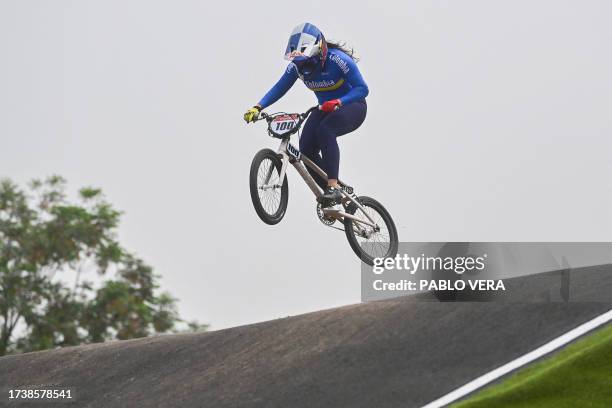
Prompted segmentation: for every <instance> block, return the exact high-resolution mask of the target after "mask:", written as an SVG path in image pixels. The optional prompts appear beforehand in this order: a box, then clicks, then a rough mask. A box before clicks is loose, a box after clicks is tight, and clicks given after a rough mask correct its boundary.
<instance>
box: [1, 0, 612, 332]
mask: <svg viewBox="0 0 612 408" xmlns="http://www.w3.org/2000/svg"><path fill="white" fill-rule="evenodd" d="M611 15H612V3H610V2H609V1H577V0H575V1H558V0H555V1H552V0H551V1H533V0H530V1H503V2H502V1H491V0H482V1H432V0H427V1H402V2H395V3H392V2H373V1H369V2H362V3H360V2H356V1H334V2H329V1H314V2H312V1H309V2H291V1H281V2H255V3H246V2H245V3H236V2H230V1H219V2H210V1H204V0H201V1H186V0H178V1H177V0H173V1H169V0H168V1H153V0H138V1H137V0H104V1H102V0H99V1H87V0H74V1H67V0H54V1H44V0H39V1H33V0H28V1H24V0H0V138H1V141H2V144H1V147H0V176H1V177H5V176H6V177H10V178H12V179H13V180H15V181H18V182H20V183H24V182H25V181H27V180H30V179H32V178H34V177H44V176H46V175H50V174H60V175H62V176H64V177H66V178H67V179H68V181H69V183H70V186H71V188H72V190H73V191H74V190H76V189H77V188H78V187H81V186H85V185H92V186H97V187H101V188H102V189H103V190H104V191H105V193H106V196H107V198H108V200H109V201H111V202H112V203H113V204H114V205H115V206H116V207H118V208H119V209H121V210H123V211H124V212H125V215H124V217H123V222H122V225H121V228H120V237H121V240H122V242H123V243H124V244H125V245H126V246H127V247H128V248H130V249H131V250H133V251H135V252H136V253H138V254H139V255H140V256H141V257H143V258H144V259H145V260H146V261H147V262H148V263H150V264H152V265H153V266H154V267H155V269H156V271H157V272H159V273H160V274H162V275H163V279H162V285H163V287H164V288H165V289H168V290H170V291H171V292H172V293H173V294H174V295H175V296H176V297H178V298H179V299H180V311H181V313H182V315H183V316H185V317H187V318H197V319H199V320H200V321H202V322H208V323H210V324H212V327H213V328H215V329H218V328H223V327H229V326H234V325H239V324H245V323H252V322H256V321H261V320H267V319H273V318H277V317H284V316H287V315H293V314H297V313H303V312H308V311H314V310H318V309H322V308H329V307H332V306H338V305H343V304H350V303H356V302H358V301H359V295H360V290H359V283H360V276H359V273H360V269H359V262H358V259H357V258H356V257H355V256H354V254H353V253H352V251H351V249H350V247H349V245H348V243H347V242H346V238H345V236H344V233H342V232H339V231H335V230H331V229H328V228H326V227H324V226H323V225H322V224H321V223H320V222H319V221H318V219H317V218H316V214H315V205H314V202H313V199H312V197H311V196H310V192H309V191H308V189H307V187H306V186H305V185H304V184H303V183H302V181H301V180H300V179H299V178H298V176H297V174H296V173H295V172H294V171H291V172H290V173H289V183H290V198H289V209H288V213H287V215H286V217H285V219H284V220H283V221H282V223H281V224H279V225H277V226H274V227H270V226H267V225H265V224H263V223H262V222H261V221H260V220H259V219H258V217H257V216H256V214H255V212H254V210H253V209H252V205H251V201H250V196H249V188H248V172H249V166H250V163H251V159H252V157H253V155H254V154H255V153H256V152H257V151H258V150H259V149H261V148H264V147H272V148H276V143H275V141H274V140H273V139H271V138H269V137H267V136H266V132H265V127H264V125H263V124H261V123H259V124H256V125H254V126H253V125H252V126H247V125H245V124H244V122H243V121H242V113H243V111H244V110H245V109H246V108H248V107H249V106H251V105H252V104H254V103H256V102H257V101H258V100H259V98H260V97H261V96H262V95H263V94H264V93H265V92H266V91H267V90H268V88H269V87H270V86H271V85H272V84H273V83H274V82H275V81H276V80H277V79H278V77H279V76H280V75H281V74H282V71H283V69H284V67H285V64H286V62H285V61H284V60H283V53H284V50H285V46H286V41H287V37H288V35H289V33H290V31H291V29H292V28H293V27H294V26H295V25H297V24H298V23H301V22H304V21H308V22H311V23H314V24H316V25H317V26H319V27H320V28H321V30H322V31H323V32H324V33H325V35H326V36H327V37H328V38H335V39H344V40H348V41H349V42H350V43H351V44H353V45H354V46H355V48H356V50H357V52H358V53H359V54H360V56H361V61H360V62H359V67H360V69H361V71H362V74H363V76H364V78H365V80H366V82H367V83H368V85H369V87H370V96H369V97H368V104H369V105H368V106H369V108H368V117H367V119H366V122H365V123H364V125H363V126H362V127H361V128H360V129H359V130H357V131H356V132H354V133H353V134H349V135H347V136H344V137H342V138H341V141H340V145H341V151H342V159H341V168H340V177H341V178H343V179H345V180H347V181H348V182H349V183H351V184H353V185H354V187H355V188H356V189H357V192H359V193H361V194H365V195H371V196H374V197H376V198H378V199H379V200H380V201H381V202H383V204H385V206H386V207H387V208H388V209H389V211H390V212H391V214H392V215H393V217H394V219H395V222H396V224H397V226H398V231H399V235H400V239H401V240H402V241H593V240H594V241H597V240H601V241H610V240H612V228H611V226H612V212H611V210H610V209H611V208H612V188H611V184H610V179H611V177H610V176H611V174H612V160H611V152H612V115H611V108H612V80H611V76H610V72H612V59H611V54H610V44H611V43H612V25H611V24H610V16H611ZM314 103H315V98H314V96H313V95H312V93H310V92H309V91H308V90H306V88H305V87H304V86H303V84H301V83H296V85H295V86H294V88H293V89H292V90H291V91H290V92H289V93H288V95H287V96H286V97H285V98H284V99H283V100H281V101H280V102H278V103H277V104H276V105H273V108H274V109H278V110H285V111H298V112H299V111H303V110H305V109H306V108H308V107H309V106H311V105H313V104H314ZM295 144H296V145H297V141H296V142H295Z"/></svg>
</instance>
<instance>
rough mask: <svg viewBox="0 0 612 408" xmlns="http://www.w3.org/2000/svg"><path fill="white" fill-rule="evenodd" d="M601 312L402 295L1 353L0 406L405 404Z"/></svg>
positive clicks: (598, 278)
mask: <svg viewBox="0 0 612 408" xmlns="http://www.w3.org/2000/svg"><path fill="white" fill-rule="evenodd" d="M551 279H552V278H551ZM572 279H573V282H574V283H575V289H572V290H573V293H572V298H573V299H574V298H580V296H581V295H585V294H587V293H589V294H590V293H593V292H598V291H599V292H601V291H607V292H606V293H611V292H610V289H611V288H612V286H611V285H612V282H610V281H612V270H611V269H610V267H607V269H605V268H604V269H602V268H599V269H597V268H595V269H591V270H585V271H583V272H580V273H579V274H576V275H575V276H574V275H573V276H572ZM519 283H520V284H521V285H524V284H525V282H522V281H521V282H519ZM550 285H551V284H550V282H548V281H547V280H546V279H541V278H539V279H534V280H533V282H532V284H530V286H531V288H532V289H533V290H536V291H538V290H539V291H547V290H549V287H550ZM573 288H574V286H573ZM611 308H612V304H611V303H475V302H466V303H438V302H422V301H421V302H420V301H417V300H416V299H415V297H405V298H400V299H396V300H390V301H382V302H372V303H366V304H358V305H353V306H347V307H341V308H337V309H331V310H325V311H320V312H316V313H309V314H305V315H300V316H294V317H288V318H284V319H278V320H274V321H269V322H264V323H258V324H253V325H249V326H242V327H236V328H232V329H226V330H220V331H214V332H209V333H202V334H184V335H173V336H158V337H152V338H146V339H138V340H130V341H123V342H111V343H106V344H98V345H89V346H81V347H72V348H66V349H61V350H54V351H47V352H39V353H30V354H23V355H16V356H7V357H3V358H0V390H2V399H1V400H0V406H16V405H19V406H24V405H22V404H15V403H11V404H9V400H8V399H7V393H6V390H7V389H8V388H19V387H21V386H34V385H50V384H54V385H55V387H54V388H65V387H70V388H72V389H74V392H75V396H76V401H75V404H74V406H79V407H368V408H370V407H416V406H420V405H423V404H425V403H427V402H429V401H431V400H434V399H436V398H437V397H439V396H441V395H443V394H445V393H446V392H448V391H451V390H452V389H454V388H456V387H458V386H460V385H462V384H464V383H465V382H467V381H469V380H471V379H473V378H474V377H476V376H478V375H480V374H483V373H484V372H486V371H488V370H490V369H492V368H495V367H497V366H499V365H501V364H503V363H505V362H507V361H509V360H511V359H513V358H515V357H518V356H519V355H521V354H524V353H526V352H528V351H530V350H532V349H533V348H535V347H537V346H539V345H541V344H543V343H545V342H546V341H548V340H550V339H552V338H554V337H556V336H558V335H560V334H561V333H563V332H564V331H567V330H568V329H570V328H573V327H575V326H577V325H578V324H580V323H581V322H583V321H586V320H588V319H590V318H592V317H594V316H596V315H598V314H601V313H603V312H605V311H607V310H609V309H611ZM51 405H52V404H50V403H38V404H36V405H35V406H51ZM58 406H67V405H66V403H62V404H58Z"/></svg>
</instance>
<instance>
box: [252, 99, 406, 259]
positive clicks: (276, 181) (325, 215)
mask: <svg viewBox="0 0 612 408" xmlns="http://www.w3.org/2000/svg"><path fill="white" fill-rule="evenodd" d="M316 109H319V107H318V106H313V107H312V108H310V109H308V110H307V111H306V112H304V113H284V112H278V113H273V114H267V113H265V112H261V113H260V114H259V118H258V119H257V120H265V121H266V122H267V123H268V134H269V135H270V136H271V137H273V138H276V139H280V146H279V148H278V151H276V152H275V151H273V150H271V149H262V150H260V151H259V152H258V153H257V154H256V155H255V157H254V158H253V162H252V163H251V171H250V176H249V186H250V190H251V200H252V201H253V206H254V207H255V211H256V212H257V215H258V216H259V218H261V220H262V221H263V222H265V223H266V224H269V225H274V224H278V223H279V222H280V221H281V220H282V219H283V217H284V216H285V213H286V211H287V204H288V200H289V183H288V182H287V167H288V166H289V164H292V165H293V167H295V169H296V170H297V172H298V174H299V175H300V176H301V177H302V179H304V182H306V185H307V186H308V187H309V188H310V190H311V191H312V192H313V194H314V195H315V197H316V199H317V200H316V201H317V207H316V210H317V216H318V217H319V220H320V221H321V222H322V223H323V224H324V225H326V226H328V227H332V228H336V229H340V230H344V232H345V233H346V238H347V240H348V242H349V244H350V246H351V248H352V249H353V251H354V252H355V254H357V256H358V257H359V258H360V259H361V260H362V261H363V262H365V263H367V264H369V265H372V264H373V263H374V259H375V258H388V257H394V256H395V255H396V254H397V250H398V237H397V229H396V228H395V224H394V222H393V219H392V218H391V215H390V214H389V212H388V211H387V210H386V209H385V207H383V205H382V204H381V203H379V202H378V201H376V200H375V199H373V198H371V197H367V196H357V195H356V194H355V192H354V189H353V187H351V186H349V185H348V184H347V183H345V182H343V181H341V180H338V185H339V187H340V188H339V191H340V192H341V194H342V199H341V202H340V203H335V205H333V206H329V207H328V206H327V205H326V204H327V203H324V202H323V201H324V200H323V199H322V196H323V191H322V189H321V187H320V186H319V185H318V184H317V182H316V181H315V180H314V179H313V177H312V176H311V175H310V173H309V172H308V170H307V169H306V167H308V168H310V169H311V170H313V171H314V172H315V173H316V174H318V175H319V176H320V177H321V178H322V179H323V180H327V175H326V174H325V172H324V171H323V170H322V169H321V168H320V167H319V166H317V165H316V164H315V163H314V162H313V161H312V160H310V159H309V158H308V157H306V156H304V155H303V154H302V153H300V151H299V150H298V149H297V148H296V147H295V146H293V145H292V144H291V143H290V139H291V135H293V134H296V133H298V132H299V130H300V128H301V127H302V125H303V124H304V121H305V120H306V118H308V115H310V113H311V112H313V111H314V110H316ZM336 221H338V222H339V224H341V225H342V226H343V227H344V228H338V227H335V226H334V224H335V223H336Z"/></svg>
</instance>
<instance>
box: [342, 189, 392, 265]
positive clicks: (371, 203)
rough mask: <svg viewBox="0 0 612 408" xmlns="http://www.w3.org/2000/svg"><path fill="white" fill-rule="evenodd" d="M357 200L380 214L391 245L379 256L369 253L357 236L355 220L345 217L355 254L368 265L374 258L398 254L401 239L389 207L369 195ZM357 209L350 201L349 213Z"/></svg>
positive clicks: (347, 233)
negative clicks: (388, 209)
mask: <svg viewBox="0 0 612 408" xmlns="http://www.w3.org/2000/svg"><path fill="white" fill-rule="evenodd" d="M357 200H358V201H359V203H360V204H361V205H362V206H363V207H364V208H366V209H368V208H369V209H372V210H374V211H375V212H376V213H378V214H379V215H380V218H381V219H382V221H383V222H384V224H385V227H386V229H387V231H388V232H389V237H388V243H389V245H388V248H387V249H386V251H384V253H381V254H380V255H379V256H372V255H371V254H369V253H367V252H366V251H364V249H363V248H362V246H361V243H360V242H359V240H358V238H357V236H356V235H355V229H354V228H353V226H354V224H355V222H354V221H353V220H352V219H350V218H346V217H345V218H344V232H345V233H346V238H347V240H348V242H349V244H350V246H351V248H352V249H353V252H355V254H357V256H358V257H359V258H360V259H361V260H362V261H363V262H365V263H366V264H368V265H373V264H374V258H378V257H381V258H389V257H394V256H395V255H396V254H397V250H398V246H399V240H398V236H397V229H396V227H395V223H394V222H393V218H391V215H390V214H389V212H388V211H387V209H386V208H385V207H384V206H383V205H382V204H381V203H379V202H378V201H376V200H375V199H373V198H371V197H367V196H361V197H358V198H357ZM357 210H358V207H357V206H356V205H355V204H354V203H350V204H349V205H348V207H347V209H346V212H347V213H348V214H351V215H354V214H355V212H356V211H357ZM360 212H361V211H360ZM381 242H384V241H381Z"/></svg>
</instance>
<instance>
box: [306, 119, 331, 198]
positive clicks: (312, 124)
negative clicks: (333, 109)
mask: <svg viewBox="0 0 612 408" xmlns="http://www.w3.org/2000/svg"><path fill="white" fill-rule="evenodd" d="M322 119H323V112H321V111H318V110H317V111H314V112H312V113H311V114H310V116H309V117H308V119H307V120H306V123H305V124H304V127H303V128H302V134H301V136H300V152H301V153H302V154H303V155H304V156H306V157H308V158H309V159H310V160H312V161H313V162H314V163H315V164H316V165H317V166H319V167H321V168H322V169H324V167H325V166H324V164H323V159H322V158H321V153H320V152H321V149H319V146H317V132H316V131H317V127H318V126H319V124H320V123H321V120H322ZM306 170H308V172H309V173H310V175H311V176H312V178H313V179H314V180H315V182H316V183H317V184H318V185H319V187H321V188H322V189H323V190H325V187H326V186H327V182H326V180H323V179H322V178H321V176H319V175H318V174H317V173H315V171H314V170H311V169H310V167H306Z"/></svg>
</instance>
